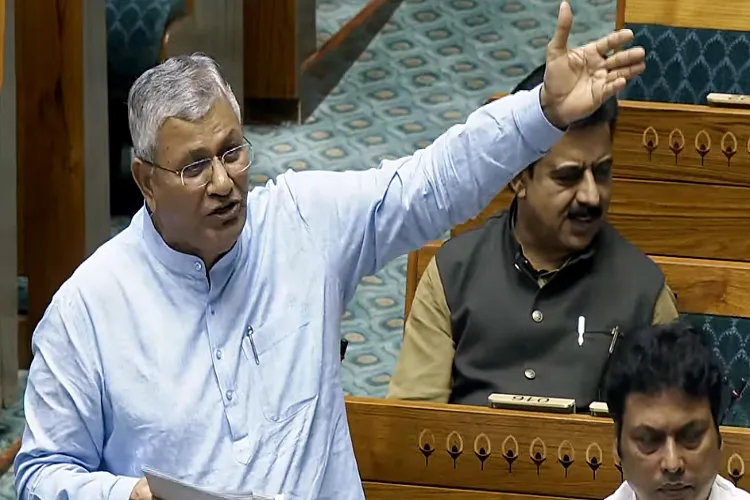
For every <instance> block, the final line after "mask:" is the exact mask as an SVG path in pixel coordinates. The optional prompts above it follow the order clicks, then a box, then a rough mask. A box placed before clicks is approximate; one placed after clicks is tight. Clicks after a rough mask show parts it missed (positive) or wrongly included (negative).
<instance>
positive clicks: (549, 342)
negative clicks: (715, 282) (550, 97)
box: [388, 66, 678, 408]
mask: <svg viewBox="0 0 750 500" xmlns="http://www.w3.org/2000/svg"><path fill="white" fill-rule="evenodd" d="M544 70H545V67H544V66H541V67H539V68H537V69H536V70H534V72H533V73H531V74H530V75H529V76H528V77H526V79H525V80H524V81H522V82H521V83H520V84H519V85H518V86H517V87H516V88H515V89H514V90H513V92H514V93H515V92H517V91H520V90H527V89H530V88H534V86H536V85H537V84H539V83H540V82H541V81H542V80H543V78H544ZM617 111H618V108H617V101H616V99H615V98H611V99H609V100H608V101H605V102H604V103H603V104H602V106H601V107H600V108H599V109H598V110H597V111H596V112H595V113H594V114H593V115H591V116H589V117H588V118H586V119H584V120H582V121H580V122H578V123H576V124H573V125H572V126H571V127H570V128H569V129H568V131H567V132H566V133H565V135H564V136H563V138H562V140H560V141H559V142H558V143H557V144H555V146H554V147H553V148H552V149H551V150H550V152H549V153H548V154H547V155H546V156H545V157H543V158H542V159H540V160H539V161H537V162H536V163H534V164H532V165H529V167H528V168H526V169H525V170H524V171H523V172H522V173H521V174H519V175H518V176H517V177H516V178H515V179H514V181H513V182H512V183H511V188H512V189H513V192H514V193H515V198H514V200H513V202H512V203H511V205H510V208H509V209H508V210H507V211H505V212H502V213H500V214H499V215H496V216H494V217H492V218H490V219H489V220H488V221H487V222H486V223H485V224H484V225H483V226H482V227H480V228H478V229H475V230H473V231H470V232H467V233H464V234H461V235H459V236H457V237H454V238H452V239H450V240H449V241H447V242H446V243H445V244H444V245H443V246H442V248H441V249H440V250H439V251H438V253H437V255H436V257H435V258H434V259H433V260H432V261H431V262H430V264H429V265H428V267H427V269H426V270H425V272H424V274H423V276H422V278H421V280H420V282H419V285H418V287H417V291H416V296H415V297H414V302H413V305H412V308H411V312H410V314H409V317H408V318H407V321H406V325H405V331H404V340H403V346H402V348H401V353H400V355H399V359H398V363H397V365H396V369H395V372H394V374H393V378H392V380H391V383H390V387H389V391H388V397H389V398H394V399H407V400H427V401H435V402H450V403H459V404H471V405H486V404H487V397H488V396H489V395H490V394H492V393H504V394H518V395H533V396H545V397H559V398H569V399H575V400H576V405H577V406H578V407H582V408H585V407H588V405H589V404H590V403H591V402H592V401H596V400H600V398H599V389H600V385H601V384H600V382H601V375H602V373H603V369H604V367H605V365H606V363H607V359H608V358H609V353H610V345H611V344H612V340H613V338H612V337H613V336H612V334H611V332H612V329H614V328H615V327H617V328H618V329H619V330H620V331H622V332H625V333H627V332H628V331H630V330H632V329H635V328H639V327H643V326H646V325H649V324H651V323H664V322H669V321H672V320H674V319H675V318H676V317H677V315H678V314H677V309H676V305H675V299H674V296H673V295H672V293H671V292H670V290H669V288H668V287H667V286H666V284H665V279H664V275H663V274H662V272H661V270H660V269H659V267H658V266H657V265H656V264H655V263H654V262H653V261H651V259H650V258H649V257H648V256H646V255H645V254H643V253H642V252H641V251H640V250H638V249H637V248H635V247H634V246H633V245H632V244H630V243H629V242H627V241H626V240H625V239H624V238H623V237H622V236H621V235H620V234H619V233H618V232H617V230H615V229H614V228H613V227H612V226H611V225H609V224H608V223H607V222H606V220H605V218H604V215H605V214H606V212H607V208H608V206H609V202H610V196H611V192H612V136H613V134H614V127H615V122H616V119H617ZM580 317H583V318H584V319H583V320H580V319H579V318H580ZM579 321H580V322H581V325H580V326H581V327H583V330H584V335H583V337H582V339H581V340H583V343H580V341H579V339H578V336H579V335H578V328H579ZM579 344H580V345H579Z"/></svg>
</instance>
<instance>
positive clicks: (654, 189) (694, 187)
mask: <svg viewBox="0 0 750 500" xmlns="http://www.w3.org/2000/svg"><path fill="white" fill-rule="evenodd" d="M614 161H615V169H614V185H613V197H612V202H611V206H610V210H609V220H610V221H611V222H612V223H613V224H614V226H615V227H617V229H619V231H620V232H621V233H622V234H623V235H624V236H625V237H626V238H627V239H628V240H630V241H631V242H633V243H634V244H635V245H637V246H638V247H639V248H641V249H642V250H643V251H644V252H645V253H647V254H648V255H650V256H651V257H652V258H653V259H654V260H655V261H656V262H657V263H658V264H659V265H660V266H661V268H662V270H663V271H664V273H665V275H666V277H667V282H668V284H669V286H670V287H671V288H672V290H673V291H674V292H675V294H676V296H677V301H678V307H679V310H680V312H681V314H682V316H683V318H684V319H685V320H687V321H689V322H691V323H692V324H694V325H695V326H697V327H698V328H701V329H703V331H704V332H706V334H707V335H710V336H711V338H712V341H713V343H714V345H715V346H716V350H717V352H718V353H719V354H720V356H721V359H722V361H723V363H724V365H725V367H726V369H727V371H728V373H729V376H730V379H731V380H732V381H734V382H735V383H739V381H740V380H741V379H743V378H744V379H750V354H749V353H748V347H747V344H748V341H749V340H750V240H748V239H747V237H746V235H747V234H750V233H749V232H750V189H749V188H750V110H743V109H727V108H715V107H708V106H695V105H685V104H671V103H647V102H636V101H620V118H619V121H618V125H617V131H616V133H615V138H614ZM511 197H512V196H511V194H510V193H509V192H508V191H507V190H505V191H503V192H502V193H500V194H499V195H498V196H497V197H496V198H495V199H494V200H493V201H492V202H491V203H490V205H489V206H488V207H487V208H486V209H485V210H484V211H483V212H482V213H481V214H480V215H479V216H477V217H476V218H474V219H471V220H469V221H467V222H465V223H464V224H461V225H459V226H457V227H456V228H454V230H453V231H452V234H454V235H455V234H460V233H462V232H464V231H467V230H471V229H472V228H474V227H476V226H477V225H479V224H481V223H482V222H483V221H484V220H485V219H486V218H487V217H488V216H490V215H492V214H495V213H497V212H499V211H501V210H503V209H505V208H506V207H507V206H508V204H509V202H510V200H511ZM441 244H442V242H440V241H435V242H432V243H430V244H428V245H426V246H425V247H423V248H422V249H420V250H418V251H416V252H412V253H411V254H410V256H409V262H408V267H407V285H406V288H407V289H406V298H405V304H406V311H405V316H408V312H409V308H410V306H411V301H412V299H413V296H414V292H415V290H416V286H417V282H418V280H419V277H420V276H421V273H422V271H424V269H425V267H426V266H427V263H428V262H429V260H430V259H431V258H432V256H433V255H434V254H435V252H436V251H437V249H438V248H439V247H440V245H441ZM727 423H730V424H732V425H739V426H743V427H749V426H750V397H748V396H745V397H743V398H742V399H741V400H740V401H739V402H738V404H737V405H735V407H734V408H733V411H732V414H731V415H730V416H729V418H728V421H727Z"/></svg>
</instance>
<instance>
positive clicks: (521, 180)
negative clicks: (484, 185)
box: [510, 171, 527, 199]
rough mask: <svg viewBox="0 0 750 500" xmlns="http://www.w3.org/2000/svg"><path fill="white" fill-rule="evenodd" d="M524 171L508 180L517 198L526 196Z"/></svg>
mask: <svg viewBox="0 0 750 500" xmlns="http://www.w3.org/2000/svg"><path fill="white" fill-rule="evenodd" d="M526 181H527V175H526V171H523V172H521V173H520V174H518V175H516V176H515V177H514V178H513V180H512V181H510V189H511V190H512V191H513V193H514V194H515V195H516V196H517V197H518V198H521V199H523V198H526Z"/></svg>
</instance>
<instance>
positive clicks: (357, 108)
mask: <svg viewBox="0 0 750 500" xmlns="http://www.w3.org/2000/svg"><path fill="white" fill-rule="evenodd" d="M365 3H366V1H365V0H322V1H321V0H319V1H318V31H319V33H318V40H319V43H323V42H324V41H325V40H326V39H327V38H328V37H330V35H331V34H332V33H335V32H336V31H337V30H338V28H339V27H340V26H341V25H342V24H344V23H345V22H346V21H347V20H348V19H350V18H351V17H353V16H354V15H355V14H356V13H357V12H358V11H359V9H360V8H361V6H362V5H364V4H365ZM571 4H572V6H573V11H574V14H575V24H574V29H573V31H574V35H573V39H572V43H574V44H580V43H584V42H586V41H589V40H591V39H595V38H598V37H599V36H601V35H603V34H605V33H606V32H607V31H609V30H611V29H612V27H613V26H614V16H615V0H572V1H571ZM558 5H559V0H493V1H488V0H405V1H404V3H403V5H402V6H401V7H400V8H399V9H398V10H397V11H396V13H395V14H394V16H393V18H392V20H391V21H390V22H389V23H388V24H387V25H386V27H385V28H384V29H383V31H382V32H381V33H380V34H379V35H378V36H377V37H376V38H375V39H374V40H373V42H372V43H371V45H370V46H369V47H368V50H367V51H366V52H365V53H364V54H362V56H361V57H360V60H359V61H358V62H357V63H355V64H354V66H352V68H351V69H350V71H349V72H348V73H347V74H346V76H345V77H344V79H343V80H342V82H341V83H340V85H339V86H338V88H337V89H336V90H335V91H334V93H333V94H332V95H331V96H330V97H329V98H328V99H327V100H326V101H325V102H324V103H323V104H322V105H321V106H320V108H319V109H318V110H317V111H316V112H315V114H314V115H313V117H312V118H311V119H310V120H308V122H307V123H305V124H304V125H299V126H285V127H251V128H248V136H249V137H250V139H251V140H252V141H253V143H254V144H255V149H256V151H258V158H257V167H254V168H255V174H254V177H253V180H254V181H255V183H256V184H261V183H264V182H265V181H267V180H268V179H272V178H274V177H275V176H276V175H278V174H279V173H281V172H283V171H285V170H287V169H289V168H292V169H295V170H305V169H309V170H313V169H327V170H337V171H339V170H348V169H356V170H361V169H366V168H369V167H371V166H374V165H376V164H377V163H378V161H379V160H380V159H382V158H386V157H399V156H403V155H406V154H410V153H412V152H413V151H414V150H415V149H417V148H421V147H424V146H426V145H427V144H429V143H430V142H431V141H432V140H434V139H435V138H436V137H437V136H438V135H440V134H441V133H442V132H443V131H444V130H446V129H447V128H448V127H449V126H451V125H453V124H455V123H459V122H461V121H463V120H464V118H465V117H466V116H467V115H468V114H469V113H470V112H471V111H472V110H474V109H475V108H476V107H478V106H479V105H481V103H482V102H483V101H484V100H485V99H486V98H487V96H489V95H490V94H493V93H495V92H501V91H507V90H510V88H511V87H512V86H513V85H514V84H515V83H516V82H517V81H518V80H519V79H520V77H521V76H522V75H524V74H525V73H526V72H528V71H530V70H531V69H532V68H533V67H535V66H536V65H537V64H539V63H541V62H542V61H543V59H544V48H545V45H546V43H547V41H548V39H549V37H550V36H551V34H552V32H553V29H554V24H555V18H556V15H557V9H558ZM122 224H123V222H122V221H116V225H117V226H118V227H122ZM405 270H406V258H405V257H402V258H398V259H396V260H395V261H393V262H391V263H390V264H388V265H387V266H386V267H385V269H383V270H382V271H380V272H379V273H378V274H377V275H375V276H371V277H367V278H365V279H364V280H363V281H362V283H361V285H360V286H359V288H358V290H357V294H356V296H355V298H354V299H353V300H352V302H351V303H350V304H349V306H348V308H347V312H346V314H345V316H344V318H343V321H342V333H343V334H344V335H345V336H346V338H347V339H349V341H350V346H349V351H348V353H347V359H346V360H345V362H344V363H343V367H342V374H343V379H344V387H345V388H346V391H347V393H349V394H355V395H368V396H375V397H382V396H384V395H385V393H386V389H387V385H388V381H389V377H390V373H391V371H392V369H393V366H394V363H395V360H396V356H397V354H398V351H399V348H400V345H401V333H402V329H403V307H404V301H403V296H404V287H405ZM22 300H23V299H22ZM22 425H23V417H22V410H21V409H20V408H15V409H9V410H6V411H5V413H4V414H3V417H2V419H0V444H1V443H2V441H3V440H6V441H7V440H8V439H11V438H15V437H17V436H19V435H20V432H21V429H22ZM12 498H15V494H14V492H13V488H12V477H11V475H10V474H6V475H5V476H4V477H2V478H0V500H10V499H12Z"/></svg>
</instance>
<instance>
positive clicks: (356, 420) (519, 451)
mask: <svg viewBox="0 0 750 500" xmlns="http://www.w3.org/2000/svg"><path fill="white" fill-rule="evenodd" d="M346 409H347V419H348V422H349V428H350V432H351V435H352V442H353V444H354V451H355V454H356V457H357V464H358V466H359V473H360V476H361V478H362V481H363V484H364V488H365V494H366V497H367V499H368V500H381V499H382V500H385V499H391V498H409V499H411V500H426V499H432V498H435V499H438V498H439V499H448V500H532V499H542V500H556V499H559V500H562V499H563V498H566V499H602V498H605V497H606V496H607V495H609V494H611V493H612V492H614V491H615V490H616V489H617V487H618V486H619V485H620V483H621V482H622V475H621V472H620V468H619V467H620V463H619V460H618V458H617V456H616V453H615V448H614V430H613V427H614V426H613V424H612V421H611V419H610V418H608V417H593V416H588V415H560V414H550V413H537V412H526V411H511V410H497V409H491V408H482V407H476V406H462V405H443V404H437V403H411V402H399V401H390V400H378V399H366V398H355V397H350V398H347V402H346ZM721 432H722V435H723V438H724V445H723V449H722V451H723V457H722V461H721V465H720V469H719V473H720V474H721V475H722V476H724V477H726V478H727V479H730V480H731V481H733V482H734V483H735V484H736V485H737V486H739V487H740V488H743V489H750V479H748V478H746V477H745V467H746V466H745V460H748V459H750V429H745V428H738V427H722V429H721Z"/></svg>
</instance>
